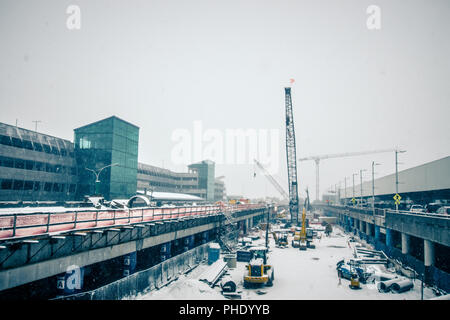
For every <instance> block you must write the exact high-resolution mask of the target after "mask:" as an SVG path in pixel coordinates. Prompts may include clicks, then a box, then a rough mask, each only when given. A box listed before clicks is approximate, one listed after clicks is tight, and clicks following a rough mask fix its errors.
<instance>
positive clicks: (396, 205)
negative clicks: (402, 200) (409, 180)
mask: <svg viewBox="0 0 450 320" xmlns="http://www.w3.org/2000/svg"><path fill="white" fill-rule="evenodd" d="M404 152H406V150H397V149H395V194H398V154H399V153H404ZM395 210H396V211H398V204H397V203H395Z"/></svg>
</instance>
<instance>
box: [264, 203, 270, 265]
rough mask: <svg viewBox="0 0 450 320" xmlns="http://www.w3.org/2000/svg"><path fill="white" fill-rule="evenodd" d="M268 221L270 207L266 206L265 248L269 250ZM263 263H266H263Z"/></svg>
mask: <svg viewBox="0 0 450 320" xmlns="http://www.w3.org/2000/svg"><path fill="white" fill-rule="evenodd" d="M269 220H270V205H268V206H267V223H266V248H267V250H269ZM264 263H266V262H265V261H264Z"/></svg>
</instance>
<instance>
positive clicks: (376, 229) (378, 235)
mask: <svg viewBox="0 0 450 320" xmlns="http://www.w3.org/2000/svg"><path fill="white" fill-rule="evenodd" d="M374 226H375V240H376V241H378V240H380V227H379V226H377V225H376V224H375V225H374Z"/></svg>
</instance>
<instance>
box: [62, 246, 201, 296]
mask: <svg viewBox="0 0 450 320" xmlns="http://www.w3.org/2000/svg"><path fill="white" fill-rule="evenodd" d="M208 246H209V244H203V245H200V246H198V247H196V248H194V249H191V250H189V251H186V252H184V253H181V254H179V255H177V256H175V257H173V258H170V259H167V260H166V261H163V262H161V263H159V264H158V265H156V266H153V267H151V268H149V269H146V270H143V271H140V272H137V273H134V274H132V275H130V276H127V277H125V278H122V279H120V280H117V281H114V282H112V283H110V284H107V285H105V286H103V287H100V288H98V289H94V290H92V291H88V292H83V293H79V294H74V295H69V296H62V297H57V298H55V299H53V300H121V299H123V298H127V297H133V296H136V295H137V294H138V293H148V292H150V291H153V290H156V289H159V288H161V287H163V286H165V285H167V284H168V283H170V282H171V281H173V280H176V279H177V278H178V276H179V275H181V274H183V273H185V272H187V271H189V270H191V269H192V268H193V267H195V266H196V265H198V264H199V263H200V262H202V261H203V260H205V259H206V258H207V253H208Z"/></svg>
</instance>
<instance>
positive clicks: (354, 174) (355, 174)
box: [352, 173, 358, 206]
mask: <svg viewBox="0 0 450 320" xmlns="http://www.w3.org/2000/svg"><path fill="white" fill-rule="evenodd" d="M357 175H358V174H357V173H353V174H352V177H353V199H354V198H355V176H357ZM353 199H352V203H353V206H355V203H354V202H353Z"/></svg>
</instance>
